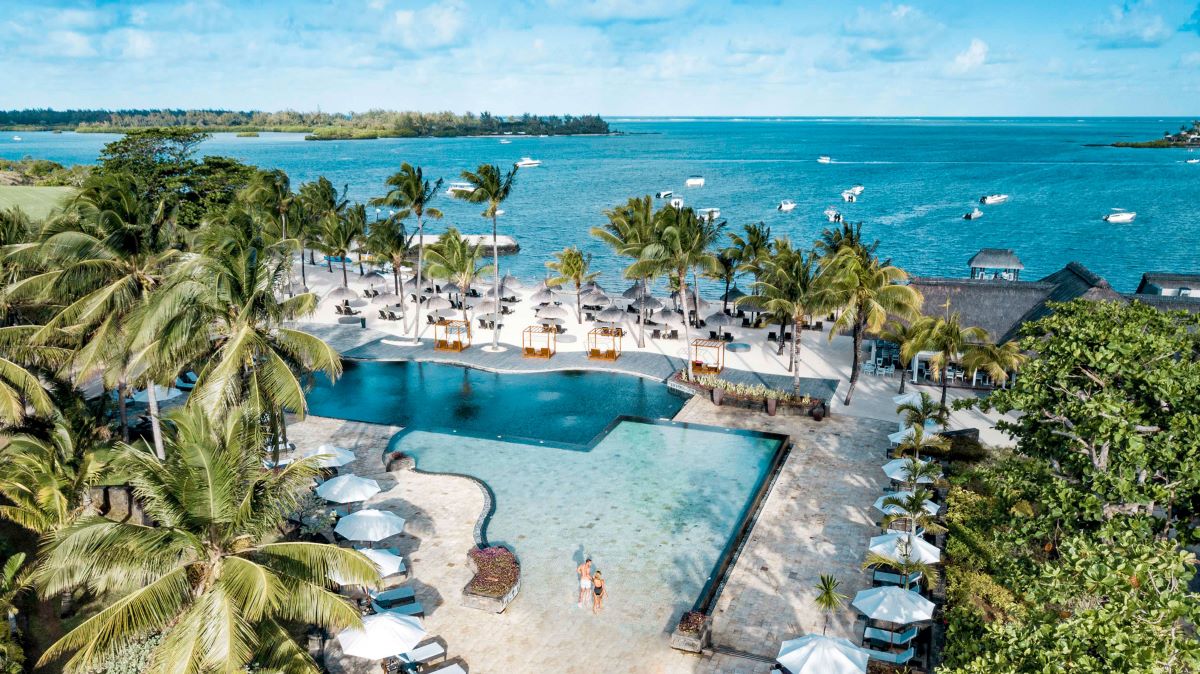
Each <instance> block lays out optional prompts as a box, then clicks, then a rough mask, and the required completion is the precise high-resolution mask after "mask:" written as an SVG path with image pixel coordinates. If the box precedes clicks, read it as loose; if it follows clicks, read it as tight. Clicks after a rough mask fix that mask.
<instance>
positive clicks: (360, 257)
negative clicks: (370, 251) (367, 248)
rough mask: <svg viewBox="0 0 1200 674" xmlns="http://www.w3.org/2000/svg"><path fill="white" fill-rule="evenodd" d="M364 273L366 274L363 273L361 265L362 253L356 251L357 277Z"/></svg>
mask: <svg viewBox="0 0 1200 674" xmlns="http://www.w3.org/2000/svg"><path fill="white" fill-rule="evenodd" d="M365 273H366V272H364V271H363V265H362V251H361V250H360V251H358V275H359V276H362V275H363V274H365Z"/></svg>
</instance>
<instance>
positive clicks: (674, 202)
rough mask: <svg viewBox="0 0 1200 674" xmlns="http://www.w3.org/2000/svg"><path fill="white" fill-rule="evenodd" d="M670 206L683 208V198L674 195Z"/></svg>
mask: <svg viewBox="0 0 1200 674" xmlns="http://www.w3.org/2000/svg"><path fill="white" fill-rule="evenodd" d="M671 208H683V199H680V198H679V197H675V198H674V199H672V200H671Z"/></svg>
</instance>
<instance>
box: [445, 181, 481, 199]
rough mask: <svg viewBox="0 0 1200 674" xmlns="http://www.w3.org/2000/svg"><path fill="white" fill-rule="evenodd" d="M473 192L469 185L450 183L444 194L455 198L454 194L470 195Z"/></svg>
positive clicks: (473, 189) (473, 188)
mask: <svg viewBox="0 0 1200 674" xmlns="http://www.w3.org/2000/svg"><path fill="white" fill-rule="evenodd" d="M474 191H475V187H474V186H473V185H471V183H450V184H449V185H447V186H446V194H448V195H450V196H455V195H456V194H470V193H471V192H474Z"/></svg>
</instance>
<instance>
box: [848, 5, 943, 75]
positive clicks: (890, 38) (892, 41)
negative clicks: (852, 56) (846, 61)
mask: <svg viewBox="0 0 1200 674" xmlns="http://www.w3.org/2000/svg"><path fill="white" fill-rule="evenodd" d="M941 30H942V25H941V24H940V23H939V22H937V21H936V20H934V19H932V18H931V17H930V16H928V15H927V14H925V13H924V12H922V11H921V10H919V9H917V8H915V7H913V6H912V5H903V4H901V5H894V4H891V3H886V4H884V5H882V6H880V7H879V8H877V9H873V10H867V9H865V8H863V7H859V8H858V10H857V11H856V12H855V13H854V16H852V17H851V18H850V19H848V20H847V21H846V22H845V23H843V24H842V35H843V36H844V37H846V38H847V40H846V44H847V46H848V47H849V49H850V50H851V51H853V52H855V53H857V54H859V55H861V56H865V57H868V58H872V59H875V60H877V61H889V62H890V61H915V60H920V59H922V58H924V57H925V56H926V55H927V53H928V50H929V44H930V41H931V39H932V38H933V37H934V36H935V35H936V34H938V33H940V32H941Z"/></svg>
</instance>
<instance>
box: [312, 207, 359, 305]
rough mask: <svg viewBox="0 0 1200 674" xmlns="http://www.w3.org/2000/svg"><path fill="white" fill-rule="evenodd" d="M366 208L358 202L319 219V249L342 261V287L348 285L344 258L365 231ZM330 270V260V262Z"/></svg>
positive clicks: (348, 280)
mask: <svg viewBox="0 0 1200 674" xmlns="http://www.w3.org/2000/svg"><path fill="white" fill-rule="evenodd" d="M366 228H367V209H366V208H365V207H364V206H363V205H362V204H358V205H356V206H353V207H351V208H348V209H346V210H345V211H344V212H342V213H328V214H326V215H325V217H324V218H323V219H322V220H321V243H320V246H321V250H322V251H324V252H325V253H326V254H327V255H329V256H330V257H336V258H339V259H341V261H342V287H343V288H346V287H349V285H350V279H349V278H348V277H347V275H346V259H347V258H348V257H349V256H350V251H351V250H353V249H354V246H355V244H357V243H358V242H359V240H360V239H361V238H362V236H363V235H364V234H365V233H366ZM330 265H331V267H330V270H331V271H332V262H330Z"/></svg>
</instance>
